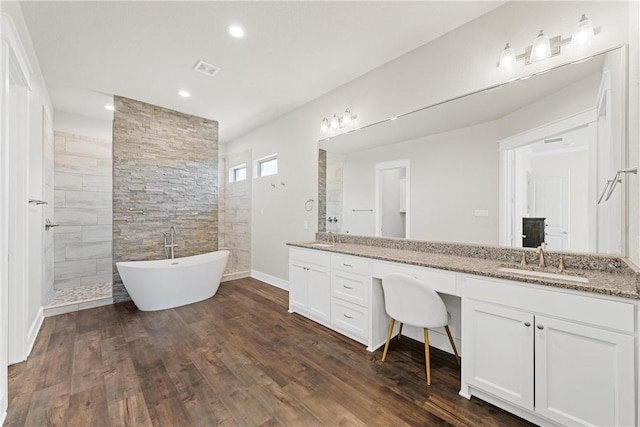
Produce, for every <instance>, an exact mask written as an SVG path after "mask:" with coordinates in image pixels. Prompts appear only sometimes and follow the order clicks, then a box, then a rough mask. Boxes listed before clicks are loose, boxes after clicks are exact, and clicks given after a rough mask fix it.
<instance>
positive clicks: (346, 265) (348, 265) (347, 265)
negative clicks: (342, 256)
mask: <svg viewBox="0 0 640 427" xmlns="http://www.w3.org/2000/svg"><path fill="white" fill-rule="evenodd" d="M342 265H344V266H345V267H353V265H351V264H345V263H344V262H343V263H342Z"/></svg>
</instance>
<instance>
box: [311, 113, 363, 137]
mask: <svg viewBox="0 0 640 427" xmlns="http://www.w3.org/2000/svg"><path fill="white" fill-rule="evenodd" d="M357 117H358V116H356V115H355V114H353V113H352V112H351V110H350V109H349V108H347V109H346V110H344V114H342V115H340V114H338V113H336V114H334V115H333V116H331V119H327V118H326V117H325V118H324V119H322V122H320V130H321V131H322V132H329V131H332V132H335V131H337V130H339V129H342V128H344V127H345V126H347V125H348V124H349V123H351V122H353V121H354V120H355V119H356V118H357Z"/></svg>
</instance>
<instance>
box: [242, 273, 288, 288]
mask: <svg viewBox="0 0 640 427" xmlns="http://www.w3.org/2000/svg"><path fill="white" fill-rule="evenodd" d="M251 277H253V278H254V279H258V280H260V281H262V282H265V283H267V284H269V285H271V286H275V287H276V288H280V289H284V290H285V291H289V281H288V280H284V279H280V278H279V277H275V276H271V275H269V274H266V273H262V272H260V271H258V270H251Z"/></svg>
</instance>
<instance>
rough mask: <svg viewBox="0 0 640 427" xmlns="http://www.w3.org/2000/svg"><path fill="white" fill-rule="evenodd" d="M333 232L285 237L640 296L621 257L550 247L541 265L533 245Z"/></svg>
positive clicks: (312, 245) (636, 278) (639, 281)
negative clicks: (562, 267)
mask: <svg viewBox="0 0 640 427" xmlns="http://www.w3.org/2000/svg"><path fill="white" fill-rule="evenodd" d="M333 237H335V239H336V241H339V242H340V243H331V244H332V246H330V247H326V246H318V245H317V243H318V242H321V243H323V244H327V243H329V242H328V241H327V240H328V237H327V234H326V233H318V235H317V239H318V241H315V242H293V243H288V245H290V246H296V247H301V248H306V249H314V250H321V251H325V252H333V253H340V254H345V255H353V256H360V257H365V258H370V259H376V260H381V261H390V262H398V263H403V264H410V265H416V266H421V267H431V268H437V269H441V270H449V271H455V272H459V273H468V274H474V275H478V276H486V277H495V278H498V279H507V280H514V281H519V282H525V283H534V284H538V285H544V286H552V287H557V288H565V289H574V290H579V291H586V292H594V293H598V294H604V295H612V296H618V297H624V298H633V299H640V274H639V273H638V271H637V270H636V269H635V268H633V266H632V265H631V264H629V263H628V262H627V261H626V260H625V259H624V258H619V257H614V256H606V255H592V254H576V253H560V252H548V253H545V257H546V260H547V263H548V264H547V265H548V266H549V267H546V268H539V267H538V266H537V265H538V260H539V258H538V254H537V253H536V252H535V250H534V249H523V248H513V249H512V248H506V247H497V246H482V245H464V244H458V243H437V242H423V241H418V240H407V239H392V238H374V237H363V236H353V235H343V234H341V235H336V236H333ZM523 254H524V255H525V258H526V261H527V264H528V265H527V266H525V267H522V266H520V261H521V258H522V256H523ZM561 256H562V258H563V261H564V263H565V270H564V271H563V272H559V271H558V269H557V265H558V263H559V260H560V257H561ZM505 267H506V268H518V269H523V270H533V271H539V272H547V273H559V274H561V275H569V276H579V277H584V278H586V279H588V280H589V283H579V282H572V281H569V280H561V279H555V278H553V279H551V278H543V277H535V276H523V275H520V274H514V273H508V272H503V271H500V268H505Z"/></svg>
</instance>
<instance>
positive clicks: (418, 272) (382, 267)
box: [373, 261, 459, 295]
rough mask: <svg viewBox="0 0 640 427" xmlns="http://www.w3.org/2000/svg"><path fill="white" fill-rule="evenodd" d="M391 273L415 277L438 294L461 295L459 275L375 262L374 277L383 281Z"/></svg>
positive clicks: (405, 265)
mask: <svg viewBox="0 0 640 427" xmlns="http://www.w3.org/2000/svg"><path fill="white" fill-rule="evenodd" d="M391 273H401V274H406V275H408V276H411V277H415V278H416V279H418V280H420V281H422V282H424V283H426V284H428V285H429V286H431V287H432V288H433V289H434V290H435V291H436V292H442V293H444V294H449V295H459V292H458V286H457V276H458V275H457V274H456V273H452V272H448V271H442V270H434V269H432V268H427V267H417V266H411V265H407V264H400V263H391V262H384V261H375V262H374V263H373V277H377V278H379V279H382V278H384V277H385V276H386V275H388V274H391Z"/></svg>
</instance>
